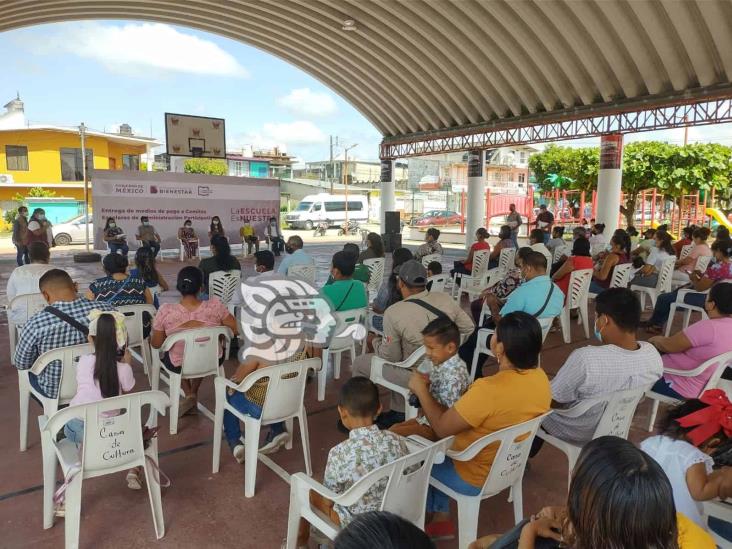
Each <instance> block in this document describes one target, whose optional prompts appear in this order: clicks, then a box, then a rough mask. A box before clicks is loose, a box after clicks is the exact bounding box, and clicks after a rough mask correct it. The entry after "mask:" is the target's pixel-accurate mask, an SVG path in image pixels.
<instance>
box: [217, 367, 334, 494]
mask: <svg viewBox="0 0 732 549" xmlns="http://www.w3.org/2000/svg"><path fill="white" fill-rule="evenodd" d="M319 366H320V359H319V358H309V359H307V360H299V361H296V362H290V363H287V364H278V365H276V366H269V367H267V368H262V369H261V370H256V371H254V372H252V373H251V374H249V375H248V376H247V377H245V378H244V380H243V381H242V382H241V383H239V384H236V383H234V382H233V381H230V380H228V379H226V377H224V376H223V375H221V376H219V377H217V378H216V379H215V380H214V388H215V390H216V413H215V416H214V440H213V467H212V470H213V472H214V473H218V472H219V464H220V461H221V438H222V437H221V432H222V430H223V425H224V411H228V412H230V413H232V414H234V416H236V417H237V418H238V419H239V420H240V421H242V422H243V423H244V431H243V432H244V435H243V438H244V447H245V458H244V495H245V496H246V497H248V498H251V497H254V487H255V484H256V481H257V456H258V454H259V431H260V429H261V427H262V425H270V424H272V423H279V422H281V421H285V422H287V431H288V432H289V433H290V434H292V428H293V425H292V419H293V418H297V421H298V423H299V424H300V435H301V436H302V450H303V457H304V459H305V472H306V473H307V475H308V476H310V475H312V467H311V464H310V439H309V437H308V424H307V413H306V412H305V405H304V403H303V400H304V397H305V384H306V382H307V371H308V370H317V369H318V367H319ZM263 378H267V379H268V381H267V394H266V396H265V398H264V405H263V406H262V415H261V416H260V417H259V419H257V418H255V417H252V416H249V415H246V414H243V413H242V412H240V411H239V410H237V409H236V408H234V407H233V406H231V405H230V404H229V402H228V401H227V400H226V390H227V389H233V390H234V391H237V392H240V393H245V392H246V391H248V390H249V389H250V388H251V387H252V386H253V385H254V384H255V383H257V382H258V381H260V380H261V379H263ZM285 447H286V448H287V449H288V450H290V449H292V437H290V440H289V441H288V442H287V444H286V446H285Z"/></svg>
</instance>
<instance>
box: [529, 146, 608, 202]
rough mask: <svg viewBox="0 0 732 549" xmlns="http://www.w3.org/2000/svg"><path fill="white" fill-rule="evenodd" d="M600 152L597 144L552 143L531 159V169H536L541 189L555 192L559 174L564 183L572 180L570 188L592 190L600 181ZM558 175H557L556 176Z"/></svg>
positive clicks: (535, 172) (567, 188)
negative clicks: (572, 144)
mask: <svg viewBox="0 0 732 549" xmlns="http://www.w3.org/2000/svg"><path fill="white" fill-rule="evenodd" d="M599 166H600V153H599V150H598V149H597V147H580V148H575V147H560V146H558V145H549V146H547V147H546V149H544V151H543V152H541V153H539V154H534V155H532V156H531V158H529V169H531V171H532V172H534V175H535V176H536V181H537V182H538V186H539V190H541V191H544V192H549V191H553V190H554V188H555V186H554V184H555V182H556V181H557V177H556V176H559V178H561V179H560V181H562V182H563V183H564V182H566V181H567V180H571V182H569V184H568V186H566V187H565V186H564V185H563V186H562V188H564V189H566V190H570V189H572V190H580V191H588V190H592V188H593V187H594V186H595V185H596V184H597V171H598V169H599ZM553 176H555V177H553Z"/></svg>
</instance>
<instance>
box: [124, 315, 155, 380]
mask: <svg viewBox="0 0 732 549" xmlns="http://www.w3.org/2000/svg"><path fill="white" fill-rule="evenodd" d="M117 310H118V311H119V312H120V313H122V314H123V315H125V327H126V328H127V348H128V349H130V353H132V352H133V349H138V348H139V349H140V352H139V355H137V356H136V357H135V358H137V359H138V360H139V361H140V362H141V363H142V367H143V369H144V371H145V375H146V376H148V380H149V378H150V362H151V360H152V357H151V352H150V342H149V340H148V339H145V338H144V337H143V331H144V327H143V321H144V319H143V313H148V314H149V315H150V316H151V317H152V318H155V313H156V312H157V311H156V310H155V307H154V306H153V305H148V304H144V305H121V306H118V307H117ZM135 354H137V353H135Z"/></svg>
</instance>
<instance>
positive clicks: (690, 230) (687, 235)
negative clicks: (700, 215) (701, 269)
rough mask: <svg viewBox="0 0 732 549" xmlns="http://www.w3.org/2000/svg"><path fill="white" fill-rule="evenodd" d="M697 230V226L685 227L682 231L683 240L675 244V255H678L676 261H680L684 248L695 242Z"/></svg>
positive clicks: (680, 239)
mask: <svg viewBox="0 0 732 549" xmlns="http://www.w3.org/2000/svg"><path fill="white" fill-rule="evenodd" d="M695 229H696V226H695V225H689V226H688V227H684V228H683V229H682V230H681V238H679V239H678V240H677V241H676V242H674V243H673V248H674V253H675V254H676V259H678V258H679V257H680V256H681V250H682V249H683V247H684V246H688V245H689V244H691V243H692V242H693V241H694V230H695Z"/></svg>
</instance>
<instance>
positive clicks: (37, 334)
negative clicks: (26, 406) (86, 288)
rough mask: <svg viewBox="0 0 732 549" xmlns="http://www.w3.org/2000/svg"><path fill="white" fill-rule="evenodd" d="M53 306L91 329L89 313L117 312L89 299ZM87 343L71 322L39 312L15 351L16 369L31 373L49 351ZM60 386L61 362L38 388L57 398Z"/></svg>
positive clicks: (44, 375)
mask: <svg viewBox="0 0 732 549" xmlns="http://www.w3.org/2000/svg"><path fill="white" fill-rule="evenodd" d="M53 306H54V307H55V308H56V309H58V310H59V311H61V312H64V313H66V314H67V315H69V316H70V317H72V318H74V319H75V320H77V321H78V322H79V323H81V324H83V325H85V326H88V325H89V311H91V310H92V309H99V310H102V311H114V307H112V306H111V305H109V304H107V303H103V302H94V301H89V300H88V299H86V298H85V297H79V298H77V299H75V300H74V301H57V302H55V303H54V304H53ZM86 342H87V338H86V336H85V335H84V334H82V333H81V332H80V331H79V330H77V329H76V328H74V327H73V326H71V325H70V324H68V323H67V322H64V321H63V320H61V319H60V318H58V317H57V316H55V315H53V314H51V313H48V312H46V311H45V310H43V311H39V312H37V313H36V314H34V315H33V316H32V317H31V318H30V319H29V320H28V322H27V323H26V325H25V326H24V327H23V331H22V333H21V335H20V340H19V341H18V345H17V347H16V349H15V367H16V368H17V369H18V370H28V369H30V368H31V367H32V366H33V363H34V362H35V361H36V359H38V357H39V356H41V355H42V354H43V353H45V352H47V351H51V350H53V349H58V348H59V347H69V346H71V345H80V344H82V343H86ZM60 384H61V361H60V360H54V361H53V362H50V363H49V364H48V366H46V368H45V369H44V370H43V372H41V373H40V374H39V375H38V385H39V386H40V387H41V389H43V391H44V393H46V395H48V396H49V397H51V398H55V397H56V395H57V394H58V388H59V385H60Z"/></svg>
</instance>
